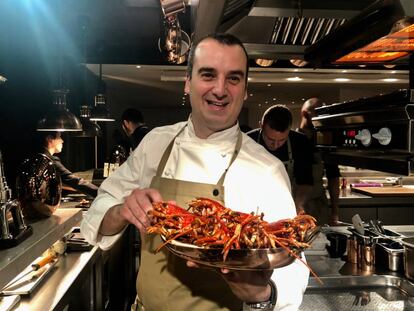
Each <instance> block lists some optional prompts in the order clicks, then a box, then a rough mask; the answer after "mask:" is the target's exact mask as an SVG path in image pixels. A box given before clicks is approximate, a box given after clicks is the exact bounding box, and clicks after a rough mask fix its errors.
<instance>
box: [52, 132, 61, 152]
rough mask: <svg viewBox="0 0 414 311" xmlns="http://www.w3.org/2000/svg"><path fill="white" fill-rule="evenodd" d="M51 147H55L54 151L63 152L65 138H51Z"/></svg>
mask: <svg viewBox="0 0 414 311" xmlns="http://www.w3.org/2000/svg"><path fill="white" fill-rule="evenodd" d="M49 148H50V149H53V150H54V152H53V153H61V152H62V149H63V139H62V137H60V136H58V137H56V138H53V139H51V140H49Z"/></svg>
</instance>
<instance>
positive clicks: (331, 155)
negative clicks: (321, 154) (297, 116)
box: [312, 89, 414, 191]
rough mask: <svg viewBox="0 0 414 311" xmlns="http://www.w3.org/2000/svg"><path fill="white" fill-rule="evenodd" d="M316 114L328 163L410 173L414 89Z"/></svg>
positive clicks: (413, 151)
mask: <svg viewBox="0 0 414 311" xmlns="http://www.w3.org/2000/svg"><path fill="white" fill-rule="evenodd" d="M315 112H316V115H317V116H316V117H314V118H312V123H313V125H314V126H315V129H316V131H317V135H316V143H317V145H318V147H320V148H322V149H326V150H327V151H328V150H329V152H328V153H327V154H326V161H328V162H335V163H338V164H342V165H347V166H354V167H359V168H367V169H372V170H376V171H383V172H389V173H394V174H398V175H409V174H410V171H411V169H412V167H413V162H412V161H413V154H414V142H413V139H412V138H413V137H414V90H411V89H402V90H398V91H395V92H392V93H389V94H383V95H377V96H373V97H363V98H359V99H356V100H350V101H345V102H342V103H335V104H331V105H326V106H322V107H319V108H316V109H315ZM370 189H371V188H370ZM365 190H369V189H365ZM396 191H397V190H396Z"/></svg>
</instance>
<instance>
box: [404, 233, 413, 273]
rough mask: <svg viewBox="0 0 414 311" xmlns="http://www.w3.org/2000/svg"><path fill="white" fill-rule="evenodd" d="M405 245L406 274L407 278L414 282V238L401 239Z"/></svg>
mask: <svg viewBox="0 0 414 311" xmlns="http://www.w3.org/2000/svg"><path fill="white" fill-rule="evenodd" d="M401 242H402V244H403V245H404V273H405V276H406V277H407V278H408V279H410V280H414V237H411V238H403V239H401Z"/></svg>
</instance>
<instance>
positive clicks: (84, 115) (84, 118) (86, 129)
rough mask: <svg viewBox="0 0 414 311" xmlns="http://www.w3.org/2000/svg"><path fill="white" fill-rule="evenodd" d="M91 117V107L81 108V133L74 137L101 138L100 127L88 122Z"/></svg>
mask: <svg viewBox="0 0 414 311" xmlns="http://www.w3.org/2000/svg"><path fill="white" fill-rule="evenodd" d="M90 116H91V107H89V106H81V108H80V121H81V123H82V131H81V132H77V133H76V134H75V135H74V136H75V137H96V136H97V137H101V136H102V131H101V127H100V126H99V125H98V124H97V123H96V122H92V121H90V120H89V118H90Z"/></svg>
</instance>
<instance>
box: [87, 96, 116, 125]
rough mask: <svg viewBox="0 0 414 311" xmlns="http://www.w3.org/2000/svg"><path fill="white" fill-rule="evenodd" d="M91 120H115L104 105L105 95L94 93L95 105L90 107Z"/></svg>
mask: <svg viewBox="0 0 414 311" xmlns="http://www.w3.org/2000/svg"><path fill="white" fill-rule="evenodd" d="M89 120H91V121H102V122H110V121H115V119H114V118H113V117H111V114H110V112H109V110H108V107H107V106H106V97H105V95H103V94H96V96H95V107H93V108H92V111H91V117H90V119H89Z"/></svg>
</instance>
